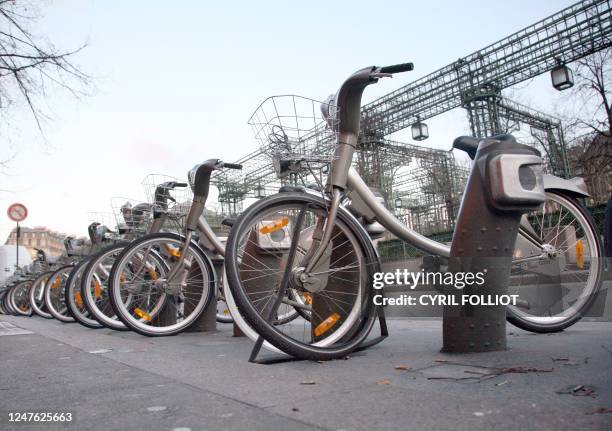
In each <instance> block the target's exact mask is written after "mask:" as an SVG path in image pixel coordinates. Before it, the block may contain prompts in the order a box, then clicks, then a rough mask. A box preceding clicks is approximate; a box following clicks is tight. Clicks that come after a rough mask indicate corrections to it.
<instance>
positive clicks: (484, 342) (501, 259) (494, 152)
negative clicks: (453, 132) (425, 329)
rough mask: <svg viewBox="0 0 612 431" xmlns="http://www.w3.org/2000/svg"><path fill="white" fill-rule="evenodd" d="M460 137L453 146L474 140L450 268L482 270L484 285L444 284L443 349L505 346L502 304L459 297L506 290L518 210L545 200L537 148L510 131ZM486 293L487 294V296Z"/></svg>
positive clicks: (477, 349)
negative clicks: (446, 299)
mask: <svg viewBox="0 0 612 431" xmlns="http://www.w3.org/2000/svg"><path fill="white" fill-rule="evenodd" d="M477 141H478V139H477V138H471V137H460V138H457V140H456V141H455V145H456V146H461V144H472V145H475V144H476V145H477V146H478V151H477V152H476V157H475V160H474V164H473V167H472V171H471V173H470V177H469V179H468V183H467V186H466V190H465V192H464V196H463V200H462V203H461V207H460V209H459V215H458V218H457V225H456V227H455V232H454V234H453V242H452V245H451V252H450V260H449V267H448V268H449V272H452V273H455V274H456V273H459V272H463V273H474V274H476V273H479V272H480V273H483V274H484V277H483V278H484V283H483V284H482V285H480V286H479V285H477V284H472V285H466V286H465V288H464V289H461V290H459V289H457V288H456V287H455V286H452V285H451V286H445V293H446V294H447V295H450V296H452V297H453V298H454V299H455V301H453V304H455V303H456V304H458V305H447V306H445V307H444V314H443V317H444V318H443V348H442V351H444V352H484V351H491V350H503V349H505V348H506V306H505V305H489V304H477V305H472V304H471V303H470V302H468V303H462V299H463V298H462V297H464V295H478V296H480V297H483V298H484V297H490V298H499V297H500V296H501V295H506V294H507V292H508V283H509V280H510V268H511V266H512V253H513V250H514V245H515V242H516V238H517V234H518V228H519V223H520V220H521V216H522V215H523V214H524V213H526V212H528V211H531V210H533V209H535V208H537V207H539V206H540V205H542V204H543V202H544V200H545V194H544V186H543V181H542V159H541V158H540V153H539V152H538V151H537V150H535V149H533V148H530V147H528V146H526V145H521V144H518V143H517V142H516V140H515V139H514V137H513V136H511V135H499V136H494V137H491V138H487V139H484V140H482V141H481V142H480V143H479V145H478V142H477ZM489 295H490V296H489Z"/></svg>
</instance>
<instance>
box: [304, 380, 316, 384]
mask: <svg viewBox="0 0 612 431" xmlns="http://www.w3.org/2000/svg"><path fill="white" fill-rule="evenodd" d="M316 384H317V383H316V382H315V381H314V380H304V381H303V382H300V385H316Z"/></svg>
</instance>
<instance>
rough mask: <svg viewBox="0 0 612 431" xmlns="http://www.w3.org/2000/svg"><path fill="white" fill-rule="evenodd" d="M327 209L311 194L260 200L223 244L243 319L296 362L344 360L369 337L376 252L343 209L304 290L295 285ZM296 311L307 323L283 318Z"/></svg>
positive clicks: (373, 309)
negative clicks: (330, 238) (281, 317)
mask: <svg viewBox="0 0 612 431" xmlns="http://www.w3.org/2000/svg"><path fill="white" fill-rule="evenodd" d="M328 205H329V202H328V201H326V200H323V198H322V197H320V196H317V195H313V194H309V193H280V194H278V195H275V196H271V197H268V198H265V199H262V200H260V201H259V202H257V203H255V204H253V205H252V206H251V207H249V208H248V209H247V210H246V211H245V212H244V213H243V214H242V215H241V216H240V217H239V218H238V220H237V221H236V223H235V225H234V227H233V229H232V231H231V232H230V235H229V238H228V241H227V248H226V272H227V277H228V281H229V288H230V290H231V293H232V297H233V299H234V300H235V302H236V305H237V307H238V310H239V312H240V314H241V316H242V317H244V319H245V320H246V322H247V323H248V324H249V325H250V326H251V327H252V328H253V329H254V330H255V331H256V332H257V333H258V334H259V335H261V336H262V337H263V338H264V339H265V340H266V341H268V342H269V343H270V344H271V345H273V346H274V347H276V348H278V349H279V350H281V351H283V352H285V353H288V354H290V355H292V356H295V357H297V358H301V359H311V360H329V359H336V358H340V357H343V356H346V355H347V354H348V353H350V352H351V351H353V350H354V349H355V348H356V347H358V346H359V344H360V343H361V342H362V341H363V340H364V339H365V338H366V337H367V335H368V333H369V331H370V330H371V328H372V325H373V323H374V320H375V317H376V316H375V312H376V309H375V306H374V303H373V300H372V298H373V290H372V288H371V286H372V277H373V274H374V272H376V271H377V270H378V259H377V256H376V252H375V250H374V248H373V246H372V244H371V241H370V239H369V237H368V235H367V233H366V232H365V231H364V229H363V227H362V226H361V225H360V224H359V223H358V221H357V220H356V219H355V218H354V217H353V216H351V215H350V214H349V213H348V212H347V211H345V210H344V209H342V208H340V209H339V212H338V217H337V218H336V221H335V222H334V226H333V231H332V232H333V233H332V240H331V242H330V244H329V245H328V247H327V249H326V250H325V253H324V255H323V258H322V259H320V260H319V262H318V263H317V265H316V266H315V267H314V269H313V271H312V272H311V274H310V275H311V277H310V278H308V280H307V282H306V283H305V282H303V279H304V278H303V277H302V278H300V276H301V275H302V274H303V272H301V271H303V267H304V266H305V265H306V262H307V261H308V259H309V257H310V253H311V250H314V249H313V247H312V244H313V234H315V231H316V229H317V226H318V225H319V224H320V223H323V221H324V220H326V218H327V208H328ZM315 235H316V234H315ZM297 298H303V299H302V300H296V299H297ZM306 298H309V299H306ZM226 299H227V298H226ZM276 306H278V308H277V309H276V310H275V308H276ZM296 308H300V309H301V311H302V313H304V314H305V315H306V316H309V317H308V318H305V317H304V316H303V315H302V316H299V317H297V318H295V319H294V320H292V321H289V322H287V321H283V320H282V319H280V316H282V315H286V314H287V313H289V310H290V311H291V312H293V313H295V309H296Z"/></svg>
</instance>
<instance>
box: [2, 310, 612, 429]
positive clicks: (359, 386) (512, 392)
mask: <svg viewBox="0 0 612 431" xmlns="http://www.w3.org/2000/svg"><path fill="white" fill-rule="evenodd" d="M0 321H3V322H4V323H3V324H0V364H1V366H2V371H1V372H0V413H1V414H2V416H1V418H0V429H3V430H11V429H15V430H26V429H63V428H70V429H78V430H89V429H92V430H142V429H147V430H177V431H179V430H186V429H190V430H194V431H195V430H219V429H230V430H231V429H249V430H293V429H296V430H300V429H326V430H340V429H343V430H353V429H355V430H369V429H372V430H381V429H382V430H385V429H389V430H397V429H408V430H412V429H414V430H444V429H453V430H471V429H493V428H494V429H501V430H516V429H524V430H534V429H537V430H556V431H558V430H564V429H568V430H569V429H572V430H576V429H583V430H597V429H601V430H604V429H612V413H602V412H601V410H600V409H612V323H609V322H582V323H578V324H576V325H574V326H573V327H572V328H570V329H569V330H567V331H566V332H563V333H559V334H553V335H534V334H529V333H526V332H524V331H521V330H518V329H515V328H514V327H511V326H508V334H509V340H508V344H509V346H510V349H509V350H507V351H504V352H493V353H482V354H467V355H456V354H455V355H449V354H442V353H440V352H439V349H440V346H441V344H442V343H441V337H442V329H441V321H439V320H392V321H391V322H390V332H391V337H390V338H389V339H387V340H385V341H384V342H383V343H382V344H380V345H378V346H376V347H374V348H371V349H369V350H367V351H365V352H360V353H356V354H354V355H352V356H351V357H350V358H349V359H348V360H340V361H333V362H326V363H316V362H284V363H278V364H274V365H256V364H250V363H248V362H247V357H248V354H249V352H250V349H251V347H252V344H251V342H250V341H249V340H247V339H244V338H233V337H232V336H231V327H230V326H229V325H222V326H221V330H220V331H218V332H215V333H210V334H197V333H189V334H181V335H179V336H176V337H170V338H146V337H142V336H139V335H137V334H134V333H131V332H114V331H111V330H107V329H99V330H91V329H87V328H85V327H82V326H80V325H78V324H76V323H74V324H63V323H60V322H58V321H54V320H44V319H41V318H37V317H32V318H27V317H13V316H1V317H0ZM13 325H14V326H13ZM15 327H16V328H15ZM28 331H29V332H31V333H28ZM398 367H399V369H397V368H398ZM559 392H569V393H559ZM29 411H38V412H43V411H44V412H72V414H73V416H74V420H73V422H72V423H71V424H70V425H65V424H64V425H49V424H44V425H41V424H38V425H32V424H14V423H9V422H8V412H29Z"/></svg>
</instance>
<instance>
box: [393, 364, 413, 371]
mask: <svg viewBox="0 0 612 431" xmlns="http://www.w3.org/2000/svg"><path fill="white" fill-rule="evenodd" d="M395 369H396V370H402V371H408V370H412V367H411V366H409V365H396V366H395Z"/></svg>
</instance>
